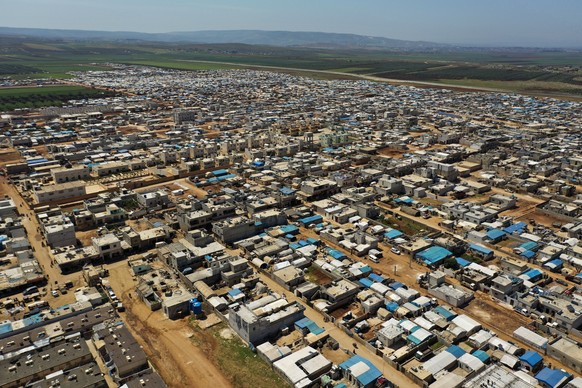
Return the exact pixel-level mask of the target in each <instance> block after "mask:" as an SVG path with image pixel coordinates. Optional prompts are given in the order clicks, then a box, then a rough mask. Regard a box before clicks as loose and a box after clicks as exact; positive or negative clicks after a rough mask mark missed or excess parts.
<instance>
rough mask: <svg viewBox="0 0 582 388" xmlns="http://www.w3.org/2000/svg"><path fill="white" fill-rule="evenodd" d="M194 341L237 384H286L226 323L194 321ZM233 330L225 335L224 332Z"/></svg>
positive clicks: (278, 385) (249, 385)
mask: <svg viewBox="0 0 582 388" xmlns="http://www.w3.org/2000/svg"><path fill="white" fill-rule="evenodd" d="M191 327H192V329H193V330H194V336H192V339H191V340H192V341H193V342H194V343H195V344H196V346H198V347H200V348H201V349H202V350H203V351H204V352H205V353H206V355H207V357H208V358H209V359H210V360H211V361H212V363H213V364H215V365H216V366H217V367H218V368H219V369H220V371H221V372H222V373H223V374H224V376H225V377H226V378H227V379H228V380H230V381H231V382H232V384H233V386H234V387H236V388H246V387H284V386H286V384H285V383H284V382H283V379H282V378H281V377H280V376H279V375H278V374H277V373H275V371H274V370H273V369H272V368H271V367H270V366H269V365H268V364H267V363H266V362H265V361H264V360H263V359H262V358H260V357H258V356H257V355H256V354H255V353H253V351H252V350H251V349H250V348H249V347H248V346H246V345H245V344H244V343H243V342H242V341H241V340H240V339H239V337H237V336H236V334H234V333H233V332H232V331H231V329H229V328H228V327H227V326H226V325H225V324H224V323H221V324H219V325H216V326H213V327H211V328H209V329H206V330H203V329H200V327H199V326H198V325H197V324H196V322H195V321H192V324H191ZM225 331H226V333H231V334H229V336H224V335H223V333H225Z"/></svg>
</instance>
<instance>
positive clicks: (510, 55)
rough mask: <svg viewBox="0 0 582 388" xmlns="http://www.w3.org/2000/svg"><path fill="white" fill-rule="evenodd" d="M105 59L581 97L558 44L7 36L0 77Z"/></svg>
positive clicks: (579, 78) (53, 71)
mask: <svg viewBox="0 0 582 388" xmlns="http://www.w3.org/2000/svg"><path fill="white" fill-rule="evenodd" d="M107 62H113V63H126V64H139V65H146V66H156V67H163V68H173V69H180V70H215V69H240V68H255V67H257V66H272V67H278V68H279V69H264V68H261V69H263V70H271V71H284V72H286V73H291V74H296V75H302V76H308V77H314V78H321V79H353V78H357V77H360V76H373V77H380V78H387V79H397V80H403V81H406V82H428V83H433V82H437V83H440V84H443V85H453V86H454V85H458V86H466V87H473V88H479V87H483V88H495V89H499V90H508V91H517V92H522V93H534V94H548V95H552V96H554V95H560V96H561V95H564V96H578V97H580V96H582V92H581V91H580V88H579V86H582V70H581V67H582V52H578V51H566V50H564V51H560V50H529V51H528V50H525V49H523V50H519V49H516V50H486V49H484V50H480V51H479V50H464V51H462V50H457V51H455V50H451V51H435V52H406V51H373V50H348V49H341V50H326V49H307V48H283V47H267V46H249V45H239V44H217V45H202V44H177V43H167V44H164V43H147V42H136V43H132V44H129V43H116V42H113V43H111V42H51V41H49V42H37V43H33V42H30V41H27V42H26V43H22V42H20V41H19V40H18V39H14V40H13V41H10V42H8V43H7V44H6V48H5V50H4V51H3V54H0V77H11V78H16V79H25V78H68V77H71V75H70V74H68V73H69V72H71V71H89V70H103V69H107V67H105V66H104V63H107ZM209 62H214V63H209ZM257 68H258V67H257ZM281 68H287V69H286V70H284V69H281ZM321 71H324V72H321Z"/></svg>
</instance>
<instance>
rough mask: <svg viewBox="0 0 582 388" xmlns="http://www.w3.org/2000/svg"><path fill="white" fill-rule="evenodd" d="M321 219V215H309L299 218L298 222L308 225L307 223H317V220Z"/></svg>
mask: <svg viewBox="0 0 582 388" xmlns="http://www.w3.org/2000/svg"><path fill="white" fill-rule="evenodd" d="M321 221H323V217H322V216H320V215H319V214H316V215H313V216H310V217H305V218H302V219H300V220H299V222H300V223H302V224H303V225H309V224H313V223H317V222H321Z"/></svg>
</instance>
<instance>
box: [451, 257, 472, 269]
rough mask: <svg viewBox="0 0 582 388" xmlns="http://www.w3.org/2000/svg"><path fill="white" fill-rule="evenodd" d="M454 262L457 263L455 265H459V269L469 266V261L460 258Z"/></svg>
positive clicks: (456, 258)
mask: <svg viewBox="0 0 582 388" xmlns="http://www.w3.org/2000/svg"><path fill="white" fill-rule="evenodd" d="M455 260H456V261H457V264H459V265H460V266H461V267H466V266H468V265H470V264H471V262H470V261H469V260H465V259H463V258H462V257H455Z"/></svg>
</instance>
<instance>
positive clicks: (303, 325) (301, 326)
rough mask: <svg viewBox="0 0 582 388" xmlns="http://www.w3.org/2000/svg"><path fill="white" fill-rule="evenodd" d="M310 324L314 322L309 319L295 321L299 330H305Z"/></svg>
mask: <svg viewBox="0 0 582 388" xmlns="http://www.w3.org/2000/svg"><path fill="white" fill-rule="evenodd" d="M309 322H313V321H312V320H311V319H309V318H301V319H300V320H298V321H295V323H294V325H295V326H297V328H299V329H305V328H306V327H307V324H308V323H309Z"/></svg>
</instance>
